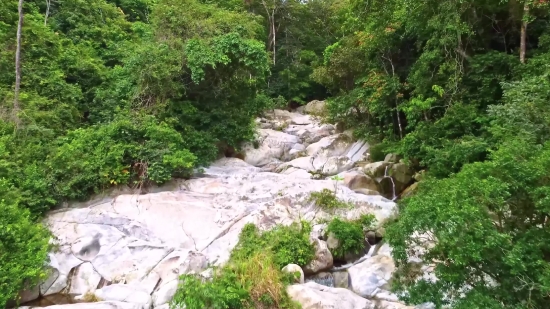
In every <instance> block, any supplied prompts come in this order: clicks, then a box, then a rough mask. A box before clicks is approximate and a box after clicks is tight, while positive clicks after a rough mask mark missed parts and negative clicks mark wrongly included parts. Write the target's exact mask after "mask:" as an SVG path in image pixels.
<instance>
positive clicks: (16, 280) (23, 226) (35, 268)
mask: <svg viewBox="0 0 550 309" xmlns="http://www.w3.org/2000/svg"><path fill="white" fill-rule="evenodd" d="M10 190H11V188H10V187H9V186H8V184H7V183H6V181H4V180H0V192H2V193H8V194H7V196H6V198H7V199H3V200H0V212H1V213H2V215H1V216H0V240H1V241H0V264H1V265H2V267H0V304H1V305H2V306H3V304H5V303H7V302H8V301H10V300H16V301H17V299H16V298H15V296H16V295H17V294H18V293H19V288H20V287H23V286H26V287H32V286H33V284H35V283H36V282H37V280H38V279H42V278H44V275H45V272H44V268H43V265H44V260H45V259H46V256H47V254H48V249H49V248H50V246H49V244H48V238H49V233H48V231H47V230H46V228H44V227H43V226H42V225H37V224H35V223H34V222H33V221H32V219H31V217H30V215H29V211H28V210H21V208H19V205H18V202H17V200H15V199H9V191H10ZM12 197H13V195H12Z"/></svg>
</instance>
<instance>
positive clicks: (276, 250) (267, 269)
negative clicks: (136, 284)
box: [172, 222, 314, 309]
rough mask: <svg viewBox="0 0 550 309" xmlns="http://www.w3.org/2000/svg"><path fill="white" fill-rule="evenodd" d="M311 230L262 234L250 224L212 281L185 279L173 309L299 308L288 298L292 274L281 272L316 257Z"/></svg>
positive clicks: (303, 227) (299, 228) (305, 226)
mask: <svg viewBox="0 0 550 309" xmlns="http://www.w3.org/2000/svg"><path fill="white" fill-rule="evenodd" d="M310 232H311V226H309V225H308V224H307V223H306V222H302V224H301V225H299V224H293V225H291V226H277V227H276V228H275V229H273V230H270V231H267V232H263V233H260V232H259V231H258V228H257V227H256V226H255V225H253V224H247V225H246V226H245V227H244V228H243V230H242V232H241V235H240V237H239V243H238V244H237V246H236V247H235V249H234V250H233V252H232V253H231V258H230V260H229V262H228V263H227V264H226V265H224V266H223V267H222V268H219V269H216V270H214V276H213V278H211V279H202V278H200V277H198V276H195V275H183V276H182V278H181V283H180V286H179V288H178V291H177V293H176V296H175V297H174V299H173V301H172V306H173V307H178V306H181V305H185V308H189V309H202V308H213V309H222V308H224V309H239V308H250V309H252V308H265V309H268V308H273V309H275V308H288V309H291V308H297V307H296V305H295V304H293V302H292V301H291V300H290V299H289V298H288V295H286V290H285V286H286V285H287V284H289V283H291V282H292V281H293V275H292V274H287V273H283V272H282V271H281V269H282V268H283V267H284V266H286V265H287V264H298V265H300V266H304V265H306V264H307V263H309V262H310V261H311V260H312V259H313V257H314V249H313V245H312V244H311V243H310V242H309V233H310Z"/></svg>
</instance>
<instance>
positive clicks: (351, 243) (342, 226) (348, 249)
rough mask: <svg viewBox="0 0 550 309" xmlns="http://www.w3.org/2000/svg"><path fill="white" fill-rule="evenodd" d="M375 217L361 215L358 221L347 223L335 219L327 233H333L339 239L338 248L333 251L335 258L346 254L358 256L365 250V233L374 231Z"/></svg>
mask: <svg viewBox="0 0 550 309" xmlns="http://www.w3.org/2000/svg"><path fill="white" fill-rule="evenodd" d="M375 220H376V219H375V217H374V216H373V215H371V214H369V215H361V217H360V218H359V219H357V220H353V221H346V220H343V219H340V218H334V219H332V221H330V223H329V224H328V227H327V233H332V234H333V235H334V237H335V238H336V239H338V247H337V248H335V249H333V250H331V252H332V254H333V255H334V256H335V257H344V255H345V254H346V253H354V254H357V253H359V252H360V251H361V250H364V249H365V231H367V230H369V229H372V228H373V226H374V223H375Z"/></svg>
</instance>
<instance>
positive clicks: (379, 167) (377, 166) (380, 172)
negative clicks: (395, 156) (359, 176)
mask: <svg viewBox="0 0 550 309" xmlns="http://www.w3.org/2000/svg"><path fill="white" fill-rule="evenodd" d="M389 166H391V164H390V163H388V162H383V161H379V162H374V163H369V164H366V165H365V166H363V168H362V170H363V172H364V173H365V174H366V175H368V176H370V177H372V178H374V179H379V178H381V177H384V176H386V175H389V173H388V172H389V171H388V169H389Z"/></svg>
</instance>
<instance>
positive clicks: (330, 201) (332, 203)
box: [307, 189, 353, 212]
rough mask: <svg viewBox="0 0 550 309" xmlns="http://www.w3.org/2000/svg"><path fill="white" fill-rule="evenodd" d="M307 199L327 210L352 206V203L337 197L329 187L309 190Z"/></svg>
mask: <svg viewBox="0 0 550 309" xmlns="http://www.w3.org/2000/svg"><path fill="white" fill-rule="evenodd" d="M307 201H308V202H314V203H315V205H317V206H318V207H320V208H321V209H323V210H326V211H329V212H330V211H333V210H336V209H345V208H353V204H352V203H350V202H345V201H342V200H340V199H338V197H337V196H336V194H335V193H334V192H333V191H331V190H329V189H323V190H321V191H317V192H311V193H310V195H309V198H308V199H307Z"/></svg>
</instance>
